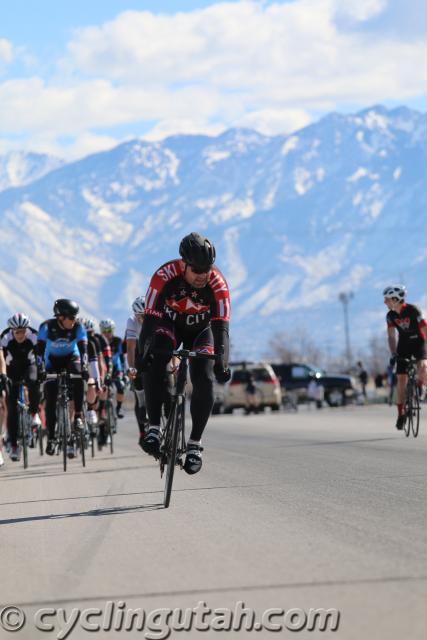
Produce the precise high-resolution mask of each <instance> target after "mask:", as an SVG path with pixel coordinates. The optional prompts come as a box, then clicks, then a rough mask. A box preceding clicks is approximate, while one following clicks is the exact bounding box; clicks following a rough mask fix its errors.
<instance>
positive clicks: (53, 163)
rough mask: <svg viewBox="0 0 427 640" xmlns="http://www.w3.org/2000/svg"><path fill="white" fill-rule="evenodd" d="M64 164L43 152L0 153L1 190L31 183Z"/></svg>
mask: <svg viewBox="0 0 427 640" xmlns="http://www.w3.org/2000/svg"><path fill="white" fill-rule="evenodd" d="M62 164H64V162H63V160H60V159H59V158H55V157H54V156H49V155H46V154H43V153H24V152H23V151H11V152H10V153H6V154H5V155H0V191H2V190H3V189H7V188H9V187H22V186H23V185H26V184H29V183H30V182H33V181H34V180H37V179H38V178H41V177H42V176H44V175H46V173H49V171H52V170H53V169H57V168H58V167H60V166H61V165H62Z"/></svg>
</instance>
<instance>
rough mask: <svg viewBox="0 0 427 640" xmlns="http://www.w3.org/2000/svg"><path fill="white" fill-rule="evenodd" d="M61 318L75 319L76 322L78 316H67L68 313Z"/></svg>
mask: <svg viewBox="0 0 427 640" xmlns="http://www.w3.org/2000/svg"><path fill="white" fill-rule="evenodd" d="M61 318H64V320H73V321H74V322H75V321H76V320H77V316H66V315H63V316H61Z"/></svg>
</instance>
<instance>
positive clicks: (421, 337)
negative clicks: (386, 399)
mask: <svg viewBox="0 0 427 640" xmlns="http://www.w3.org/2000/svg"><path fill="white" fill-rule="evenodd" d="M383 295H384V304H386V305H387V307H388V308H389V312H388V313H387V333H388V344H389V347H390V351H391V359H390V364H394V363H395V362H396V359H397V367H396V373H397V387H396V400H397V422H396V429H399V430H401V429H403V427H404V425H405V422H406V415H405V391H406V384H407V382H408V376H407V375H406V366H405V363H404V362H402V361H400V360H399V358H410V357H411V356H414V358H416V359H417V361H418V385H419V389H420V397H423V390H424V385H425V383H426V379H427V349H426V337H427V322H426V321H425V319H424V317H423V314H422V311H421V309H419V307H416V306H415V305H413V304H408V303H406V302H405V297H406V289H405V287H404V286H403V285H392V286H390V287H386V288H385V289H384V291H383ZM396 332H397V335H398V340H396Z"/></svg>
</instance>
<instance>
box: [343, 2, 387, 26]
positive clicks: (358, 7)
mask: <svg viewBox="0 0 427 640" xmlns="http://www.w3.org/2000/svg"><path fill="white" fill-rule="evenodd" d="M387 5H388V1H387V0H345V2H342V1H341V0H337V2H336V13H337V14H338V15H342V16H348V17H349V18H352V19H353V20H357V21H358V22H364V21H365V20H370V19H371V18H374V17H376V16H377V15H378V14H380V13H382V12H383V11H384V9H386V8H387Z"/></svg>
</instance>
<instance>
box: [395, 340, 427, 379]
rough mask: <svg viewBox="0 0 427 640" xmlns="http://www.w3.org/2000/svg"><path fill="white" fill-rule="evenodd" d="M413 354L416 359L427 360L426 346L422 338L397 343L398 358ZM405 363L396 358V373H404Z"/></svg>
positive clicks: (408, 356)
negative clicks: (411, 341)
mask: <svg viewBox="0 0 427 640" xmlns="http://www.w3.org/2000/svg"><path fill="white" fill-rule="evenodd" d="M411 356H413V357H414V358H416V360H417V361H419V360H427V348H426V343H425V342H424V340H422V341H421V340H414V344H410V343H409V344H408V343H405V344H398V346H397V357H398V358H410V357H411ZM406 368H407V365H406V364H405V363H404V362H401V361H399V360H397V365H396V373H398V374H399V373H406Z"/></svg>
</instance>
